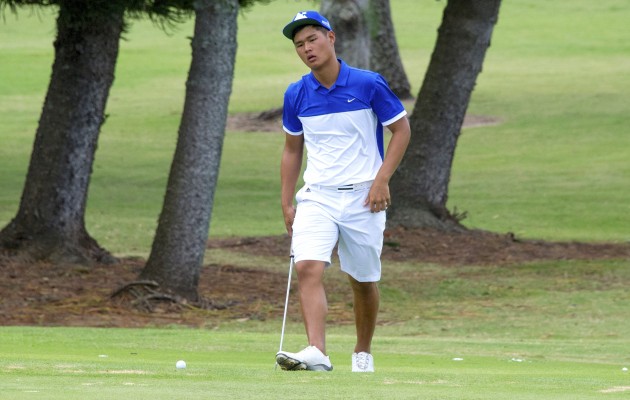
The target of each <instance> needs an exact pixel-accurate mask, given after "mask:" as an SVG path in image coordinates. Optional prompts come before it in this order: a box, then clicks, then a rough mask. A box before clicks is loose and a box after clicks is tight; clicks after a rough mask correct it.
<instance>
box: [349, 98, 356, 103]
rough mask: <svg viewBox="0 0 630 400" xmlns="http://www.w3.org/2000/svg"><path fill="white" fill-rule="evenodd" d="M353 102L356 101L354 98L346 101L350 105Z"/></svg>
mask: <svg viewBox="0 0 630 400" xmlns="http://www.w3.org/2000/svg"><path fill="white" fill-rule="evenodd" d="M355 100H356V98H355V97H353V98H351V99H348V103H352V102H353V101H355Z"/></svg>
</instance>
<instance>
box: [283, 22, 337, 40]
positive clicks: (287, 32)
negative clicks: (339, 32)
mask: <svg viewBox="0 0 630 400" xmlns="http://www.w3.org/2000/svg"><path fill="white" fill-rule="evenodd" d="M304 25H317V26H321V27H323V28H326V29H328V27H326V26H324V25H322V23H321V22H319V21H318V20H316V19H313V18H304V19H299V20H297V21H293V22H289V23H288V24H287V26H285V27H284V29H283V30H282V33H283V34H284V36H286V37H287V38H288V39H291V40H293V32H294V31H295V30H296V29H297V28H299V27H301V26H304ZM328 30H330V29H328Z"/></svg>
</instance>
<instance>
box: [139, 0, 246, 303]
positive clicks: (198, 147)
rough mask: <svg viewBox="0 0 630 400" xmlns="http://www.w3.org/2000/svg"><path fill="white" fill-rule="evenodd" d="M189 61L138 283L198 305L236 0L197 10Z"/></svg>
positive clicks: (227, 93) (231, 54)
mask: <svg viewBox="0 0 630 400" xmlns="http://www.w3.org/2000/svg"><path fill="white" fill-rule="evenodd" d="M195 14H196V18H195V33H194V37H193V39H192V61H191V66H190V71H189V73H188V81H187V82H186V98H185V103H184V111H183V115H182V119H181V124H180V127H179V136H178V141H177V148H176V150H175V156H174V158H173V163H172V165H171V171H170V175H169V180H168V187H167V189H166V195H165V198H164V205H163V208H162V213H161V214H160V219H159V223H158V227H157V231H156V235H155V239H154V241H153V246H152V249H151V254H150V256H149V260H148V261H147V264H146V266H145V268H144V269H143V271H142V272H141V274H140V278H141V279H143V280H153V281H156V282H157V283H158V284H159V285H160V289H161V290H162V291H165V292H170V293H172V294H175V295H178V296H181V297H183V298H185V299H188V300H191V301H196V300H198V297H199V296H198V293H197V287H198V282H199V273H200V270H201V266H202V263H203V257H204V253H205V249H206V243H207V240H208V232H209V224H210V216H211V213H212V207H213V201H214V191H215V187H216V183H217V178H218V175H219V164H220V161H221V151H222V148H223V138H224V135H225V124H226V120H227V110H228V101H229V98H230V93H231V91H232V80H233V77H234V62H235V56H236V46H237V43H236V32H237V16H238V1H237V0H227V1H212V0H206V1H199V2H196V5H195Z"/></svg>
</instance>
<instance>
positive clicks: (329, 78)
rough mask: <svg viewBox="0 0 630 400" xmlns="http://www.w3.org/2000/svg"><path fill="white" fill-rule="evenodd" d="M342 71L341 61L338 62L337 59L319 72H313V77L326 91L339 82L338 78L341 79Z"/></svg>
mask: <svg viewBox="0 0 630 400" xmlns="http://www.w3.org/2000/svg"><path fill="white" fill-rule="evenodd" d="M340 70H341V64H340V63H339V61H337V58H333V60H332V61H331V62H330V63H327V64H326V65H323V66H322V67H321V68H318V69H317V70H313V75H314V76H315V79H317V81H318V82H319V83H320V84H321V85H322V86H324V87H325V88H326V89H330V88H331V87H332V85H334V84H335V82H337V77H339V71H340Z"/></svg>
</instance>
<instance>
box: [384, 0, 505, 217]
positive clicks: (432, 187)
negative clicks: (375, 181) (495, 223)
mask: <svg viewBox="0 0 630 400" xmlns="http://www.w3.org/2000/svg"><path fill="white" fill-rule="evenodd" d="M500 5H501V0H478V1H469V0H449V1H448V3H447V5H446V8H445V9H444V15H443V19H442V24H441V26H440V28H439V31H438V37H437V42H436V45H435V48H434V50H433V54H432V56H431V61H430V63H429V68H428V70H427V73H426V75H425V78H424V82H423V84H422V87H421V89H420V93H419V94H418V98H417V100H416V104H415V107H414V110H413V112H412V114H411V116H410V124H411V131H412V135H411V136H412V138H411V142H410V144H409V148H408V149H407V153H406V155H405V158H404V159H403V161H402V163H401V165H400V167H399V168H398V171H397V172H396V174H394V176H393V177H392V180H391V183H390V186H391V189H392V193H394V196H395V198H394V201H393V206H392V207H391V208H390V210H389V215H388V223H389V225H390V226H395V225H402V226H407V227H437V228H441V229H463V227H462V226H461V225H460V224H459V221H458V218H457V216H454V215H452V214H451V213H450V212H449V211H448V210H447V208H446V203H447V200H448V184H449V181H450V174H451V167H452V163H453V156H454V154H455V147H456V145H457V139H458V138H459V135H460V132H461V128H462V123H463V121H464V116H465V114H466V109H467V108H468V103H469V101H470V96H471V93H472V91H473V88H474V86H475V82H476V80H477V76H478V75H479V73H480V72H481V67H482V64H483V60H484V58H485V55H486V51H487V49H488V47H489V46H490V38H491V36H492V31H493V29H494V26H495V24H496V22H497V19H498V14H499V7H500Z"/></svg>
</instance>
